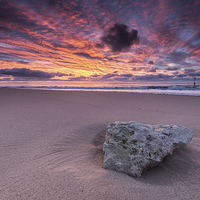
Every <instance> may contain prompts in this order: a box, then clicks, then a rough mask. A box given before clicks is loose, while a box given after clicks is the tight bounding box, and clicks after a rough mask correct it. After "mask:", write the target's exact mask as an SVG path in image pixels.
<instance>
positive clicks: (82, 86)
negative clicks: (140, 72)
mask: <svg viewBox="0 0 200 200" xmlns="http://www.w3.org/2000/svg"><path fill="white" fill-rule="evenodd" d="M0 88H18V89H38V90H66V91H103V92H132V93H148V94H173V95H190V96H200V85H195V86H194V85H192V84H191V85H186V84H178V85H176V84H169V83H162V84H159V83H145V84H144V83H136V84H133V83H132V84H130V83H119V82H118V83H114V82H113V83H106V82H104V83H99V82H78V81H77V82H53V81H51V82H48V81H47V82H44V81H40V82H36V81H32V82H30V81H29V82H17V83H16V82H15V83H14V82H13V83H12V84H11V83H9V84H8V83H7V84H6V83H3V82H1V83H0Z"/></svg>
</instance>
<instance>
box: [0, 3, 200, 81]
mask: <svg viewBox="0 0 200 200" xmlns="http://www.w3.org/2000/svg"><path fill="white" fill-rule="evenodd" d="M199 11H200V2H199V1H198V0H170V1H168V0H159V1H153V0H149V1H147V0H145V1H141V0H134V1H121V0H116V1H110V0H104V1H100V0H84V1H80V0H77V1H72V0H0V70H1V71H0V76H1V80H9V79H10V80H11V81H12V80H15V79H20V78H22V79H26V80H29V79H30V80H39V79H44V80H51V79H52V80H55V79H59V80H70V81H79V80H80V81H83V80H84V81H90V80H92V81H94V80H97V81H105V80H106V81H115V80H116V81H133V82H137V80H139V81H142V80H143V81H144V82H145V81H152V80H153V81H163V80H170V81H176V80H181V81H182V82H183V81H185V80H189V79H192V77H193V76H199V69H200V66H199V63H200V15H199ZM138 35H139V36H138ZM10 68H12V69H10ZM51 72H55V73H51ZM131 73H133V75H132V74H131ZM67 74H73V76H69V75H67ZM13 77H14V78H13Z"/></svg>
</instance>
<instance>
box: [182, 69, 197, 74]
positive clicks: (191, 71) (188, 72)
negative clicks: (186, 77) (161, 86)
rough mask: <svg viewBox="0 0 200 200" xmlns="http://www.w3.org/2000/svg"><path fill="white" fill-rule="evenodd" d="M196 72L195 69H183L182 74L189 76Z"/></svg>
mask: <svg viewBox="0 0 200 200" xmlns="http://www.w3.org/2000/svg"><path fill="white" fill-rule="evenodd" d="M195 72H196V70H195V69H184V74H191V73H195Z"/></svg>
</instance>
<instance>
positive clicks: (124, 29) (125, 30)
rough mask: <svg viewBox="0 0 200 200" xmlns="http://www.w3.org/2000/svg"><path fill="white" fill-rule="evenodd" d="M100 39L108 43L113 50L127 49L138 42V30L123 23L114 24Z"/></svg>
mask: <svg viewBox="0 0 200 200" xmlns="http://www.w3.org/2000/svg"><path fill="white" fill-rule="evenodd" d="M101 41H102V42H103V43H105V44H106V45H108V46H109V47H110V48H111V50H112V51H113V52H121V51H128V50H129V49H130V47H131V46H132V45H133V44H138V43H139V38H138V31H137V30H135V29H132V30H131V31H130V32H129V27H128V26H127V25H125V24H118V23H116V24H114V26H112V27H111V28H109V30H108V31H106V32H105V33H104V35H103V36H102V37H101Z"/></svg>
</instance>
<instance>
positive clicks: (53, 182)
mask: <svg viewBox="0 0 200 200" xmlns="http://www.w3.org/2000/svg"><path fill="white" fill-rule="evenodd" d="M199 113H200V102H199V97H196V96H184V95H159V94H137V93H119V92H89V91H88V92H85V91H84V92H83V91H57V90H56V91H55V90H30V89H6V88H1V89H0V124H1V126H0V138H1V139H0V163H1V165H0V176H1V180H0V194H1V199H2V200H4V199H5V200H9V199H50V200H51V199H52V200H55V199H128V200H129V199H136V200H137V199H144V200H146V199H150V200H151V199H152V200H154V199H155V200H157V199H159V200H160V199H164V200H167V199H177V200H179V199H194V200H198V199H199V198H200V189H199V186H200V171H199V169H200V123H199V117H200V114H199ZM114 121H139V122H141V123H146V124H175V125H181V126H186V127H188V128H190V129H192V131H193V135H194V136H193V139H192V141H191V142H190V143H189V144H188V146H187V147H185V148H182V149H177V150H175V151H174V153H173V154H172V155H170V156H167V157H166V158H165V159H164V160H163V162H162V163H161V164H159V165H158V166H157V167H155V168H151V169H149V170H147V171H145V172H144V173H143V174H142V176H141V177H140V178H133V177H130V176H128V175H126V174H123V173H119V172H116V171H113V170H105V169H103V168H102V162H103V157H102V145H103V142H104V135H105V130H106V127H107V125H108V123H110V122H114Z"/></svg>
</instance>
